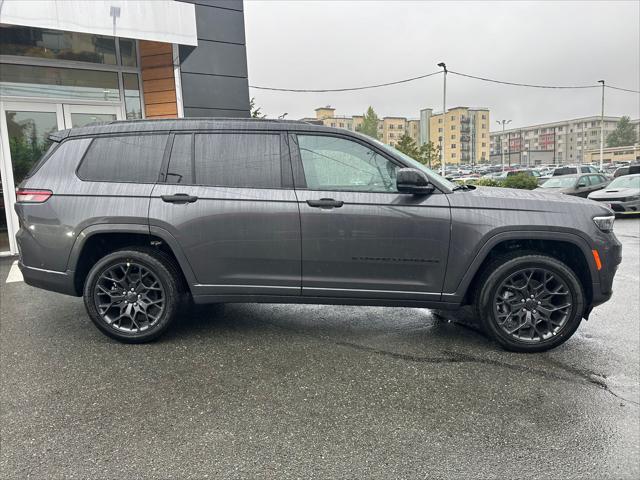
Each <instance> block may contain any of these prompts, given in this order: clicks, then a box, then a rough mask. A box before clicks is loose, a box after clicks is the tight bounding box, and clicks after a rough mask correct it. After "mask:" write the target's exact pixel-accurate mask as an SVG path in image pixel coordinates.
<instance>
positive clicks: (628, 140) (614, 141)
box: [607, 116, 638, 147]
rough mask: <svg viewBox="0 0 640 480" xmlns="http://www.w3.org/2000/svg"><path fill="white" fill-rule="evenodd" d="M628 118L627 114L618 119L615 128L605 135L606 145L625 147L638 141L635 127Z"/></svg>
mask: <svg viewBox="0 0 640 480" xmlns="http://www.w3.org/2000/svg"><path fill="white" fill-rule="evenodd" d="M630 120H631V119H630V118H629V117H627V116H624V117H622V118H621V119H620V121H619V122H618V125H616V129H615V130H614V131H613V132H611V133H610V134H609V136H608V137H607V147H627V146H629V145H633V144H634V143H636V142H637V141H638V135H637V134H636V129H635V128H634V126H633V125H631V121H630Z"/></svg>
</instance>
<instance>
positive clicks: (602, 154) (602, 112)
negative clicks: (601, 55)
mask: <svg viewBox="0 0 640 480" xmlns="http://www.w3.org/2000/svg"><path fill="white" fill-rule="evenodd" d="M598 83H601V84H602V110H601V111H600V171H602V165H603V163H604V80H598ZM583 148H584V147H583Z"/></svg>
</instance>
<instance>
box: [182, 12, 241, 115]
mask: <svg viewBox="0 0 640 480" xmlns="http://www.w3.org/2000/svg"><path fill="white" fill-rule="evenodd" d="M182 1H185V2H187V3H193V4H194V6H195V10H196V12H195V13H196V24H197V30H198V46H197V47H192V46H186V45H181V46H180V47H179V54H180V63H181V66H180V69H181V78H182V100H183V106H184V115H185V117H190V116H220V115H224V116H230V117H248V116H249V82H248V78H247V77H248V75H247V52H246V47H245V34H244V12H243V6H242V1H240V0H239V1H229V2H226V1H215V0H182Z"/></svg>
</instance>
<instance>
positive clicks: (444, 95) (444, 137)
mask: <svg viewBox="0 0 640 480" xmlns="http://www.w3.org/2000/svg"><path fill="white" fill-rule="evenodd" d="M438 66H439V67H442V68H443V69H444V88H443V90H442V148H440V173H441V175H442V176H443V177H444V176H445V174H446V171H445V168H444V159H445V154H444V153H445V149H446V144H447V128H446V127H447V65H446V64H445V63H444V62H440V63H439V64H438Z"/></svg>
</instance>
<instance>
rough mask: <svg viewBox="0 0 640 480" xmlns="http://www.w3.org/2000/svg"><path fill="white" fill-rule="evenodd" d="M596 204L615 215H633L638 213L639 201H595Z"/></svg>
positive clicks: (639, 210)
mask: <svg viewBox="0 0 640 480" xmlns="http://www.w3.org/2000/svg"><path fill="white" fill-rule="evenodd" d="M596 201H597V202H598V203H601V204H603V205H606V206H607V207H609V208H610V209H611V210H613V211H614V212H615V214H616V215H633V214H634V213H640V200H631V201H628V202H622V201H620V200H599V199H598V200H596Z"/></svg>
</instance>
